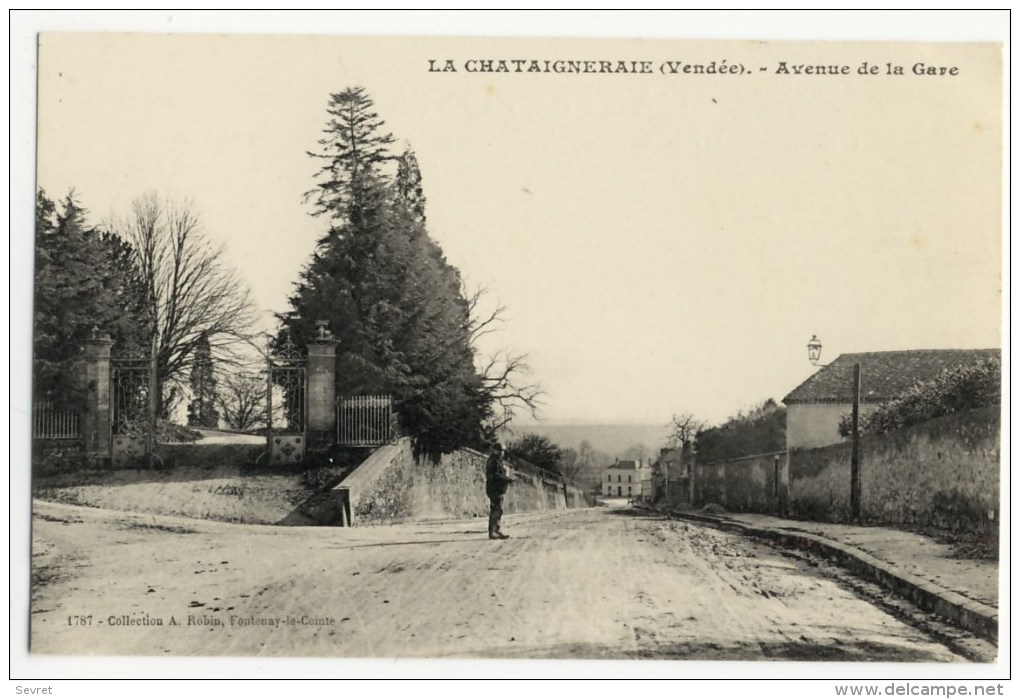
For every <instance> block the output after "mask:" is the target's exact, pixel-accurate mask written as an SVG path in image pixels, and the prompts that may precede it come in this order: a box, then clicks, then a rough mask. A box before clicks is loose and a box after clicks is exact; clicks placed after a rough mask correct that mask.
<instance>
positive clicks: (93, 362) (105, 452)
mask: <svg viewBox="0 0 1020 699" xmlns="http://www.w3.org/2000/svg"><path fill="white" fill-rule="evenodd" d="M112 346H113V340H111V339H110V336H109V335H100V334H99V333H98V331H97V330H93V331H92V337H90V338H89V339H88V340H86V341H85V388H86V395H87V398H86V402H85V409H84V411H83V412H82V417H81V431H82V437H83V438H84V440H85V453H86V454H87V455H88V456H93V457H96V458H100V459H106V458H109V457H110V439H111V434H110V427H111V425H110V398H111V397H110V348H111V347H112Z"/></svg>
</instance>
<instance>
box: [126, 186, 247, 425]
mask: <svg viewBox="0 0 1020 699" xmlns="http://www.w3.org/2000/svg"><path fill="white" fill-rule="evenodd" d="M116 229H117V232H118V234H119V235H120V236H121V237H122V238H123V239H124V240H127V241H128V242H129V243H131V245H132V246H133V247H134V251H135V255H136V258H137V259H136V263H137V266H138V269H139V272H140V274H141V276H142V279H143V282H144V285H145V290H146V299H145V301H146V307H147V309H148V315H149V323H150V328H149V333H150V336H151V338H152V351H153V353H154V355H155V363H156V376H157V381H156V401H157V403H156V404H157V406H159V411H160V413H161V414H162V415H163V416H167V415H168V414H169V412H170V411H171V410H172V409H173V405H174V403H175V401H176V400H177V398H179V397H180V395H181V393H182V391H183V389H184V385H185V379H186V377H187V375H188V372H189V371H190V368H191V364H192V362H193V361H194V356H195V349H196V347H197V346H198V345H199V343H200V339H201V338H202V336H203V334H205V335H206V336H207V337H208V339H209V344H210V348H211V352H212V355H213V356H214V357H215V359H216V361H217V363H218V364H219V365H220V366H221V367H223V366H233V365H236V363H237V356H236V353H235V352H234V350H235V349H236V348H237V346H238V343H239V342H241V341H242V340H243V338H244V337H245V335H246V333H247V330H248V327H249V326H250V325H251V324H252V322H253V321H254V317H255V314H254V311H253V307H252V304H251V302H250V300H249V293H248V289H247V287H246V286H245V285H244V284H243V283H242V282H241V280H240V279H239V277H238V276H237V274H236V272H234V270H232V269H230V268H229V267H228V266H227V265H226V264H225V262H224V260H223V249H222V247H216V246H214V245H212V244H211V243H210V241H209V239H208V238H207V237H206V235H205V234H204V232H203V231H202V228H201V226H200V224H199V221H198V217H197V215H196V214H195V212H194V211H193V209H192V207H191V205H190V204H188V203H177V202H173V201H170V200H166V201H163V200H160V199H159V197H157V196H156V195H155V194H153V193H149V194H146V195H144V196H142V197H140V198H139V199H136V200H135V202H134V203H133V205H132V211H131V215H130V216H129V217H128V218H127V219H126V220H123V221H122V222H121V223H119V224H117V225H116Z"/></svg>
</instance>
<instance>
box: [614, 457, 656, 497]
mask: <svg viewBox="0 0 1020 699" xmlns="http://www.w3.org/2000/svg"><path fill="white" fill-rule="evenodd" d="M651 476H652V471H651V467H650V466H649V464H646V463H644V462H643V461H641V460H640V459H638V460H630V461H617V462H616V463H615V464H612V465H611V466H609V467H607V468H606V475H605V477H604V478H603V479H602V494H603V495H604V496H606V497H614V498H636V497H640V496H642V495H646V494H647V495H651V493H649V492H646V491H647V490H648V488H649V484H650V482H651Z"/></svg>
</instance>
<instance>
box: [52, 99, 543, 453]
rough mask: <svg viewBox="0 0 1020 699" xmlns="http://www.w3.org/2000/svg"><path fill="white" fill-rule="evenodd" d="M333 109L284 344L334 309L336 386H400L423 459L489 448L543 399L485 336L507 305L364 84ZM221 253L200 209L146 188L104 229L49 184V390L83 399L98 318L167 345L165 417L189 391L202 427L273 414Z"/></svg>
mask: <svg viewBox="0 0 1020 699" xmlns="http://www.w3.org/2000/svg"><path fill="white" fill-rule="evenodd" d="M326 112H327V119H326V124H325V127H324V129H323V131H322V136H321V138H320V139H319V140H318V143H317V145H316V147H315V148H313V149H312V150H310V151H309V153H308V155H309V156H310V157H311V158H313V159H314V160H316V161H317V162H319V163H320V165H321V167H320V169H319V171H318V173H317V175H316V176H315V180H314V186H313V187H312V188H311V189H310V191H309V192H308V194H307V195H306V203H307V204H309V205H310V208H311V211H310V213H311V214H312V215H313V216H316V217H317V218H318V219H319V220H321V221H322V223H323V234H322V236H321V237H320V238H319V240H318V241H317V243H316V245H315V248H314V250H312V251H311V254H310V257H309V260H308V262H307V264H306V265H305V266H304V268H303V269H302V270H301V272H300V274H299V278H298V279H297V280H296V283H295V287H294V292H293V294H292V295H291V297H290V299H289V303H288V305H289V308H288V309H287V310H286V311H283V312H280V313H278V314H277V320H278V322H279V332H278V333H276V335H275V337H274V339H273V342H272V344H273V347H274V348H275V349H279V348H280V347H281V346H282V345H283V344H285V343H287V342H288V341H292V342H293V343H294V344H295V345H296V346H298V347H299V348H300V347H303V346H304V344H305V342H306V341H307V340H308V339H310V338H312V337H313V336H314V334H315V323H316V322H317V321H321V320H324V321H326V322H327V323H328V325H329V328H330V329H331V331H332V332H333V333H334V336H335V337H336V339H337V340H339V347H338V351H337V371H336V377H337V378H336V382H337V392H338V395H351V394H363V393H373V394H378V393H388V394H391V395H392V396H393V398H394V404H395V408H396V411H397V413H398V416H399V421H400V426H401V430H402V432H403V433H404V434H407V435H409V436H410V437H411V438H412V439H413V443H414V446H415V449H416V451H417V452H418V453H419V454H425V455H429V456H432V457H437V456H438V455H440V454H442V453H446V452H449V451H451V450H453V449H456V448H458V447H460V446H482V445H484V443H485V442H487V441H489V440H491V439H493V438H494V437H495V435H496V433H497V431H498V430H499V429H500V428H502V427H505V426H506V425H507V424H508V423H509V422H510V421H512V419H513V417H514V415H515V414H516V413H517V412H518V411H521V410H524V411H528V412H531V413H532V414H534V412H535V411H536V410H537V408H538V405H539V398H540V395H541V391H540V389H539V387H538V386H537V385H536V384H534V383H533V382H531V381H529V380H528V379H527V365H526V358H525V357H524V356H523V355H521V354H518V353H515V352H511V351H503V352H498V353H496V354H494V355H482V353H481V352H480V350H479V349H478V340H479V339H480V338H481V337H483V336H485V335H487V334H488V333H490V332H492V331H494V330H495V329H497V328H498V326H499V325H500V323H501V322H502V313H503V308H502V306H500V305H499V304H496V307H495V310H492V311H489V312H487V313H483V312H482V311H481V307H482V305H483V304H482V303H481V301H482V299H483V297H484V295H485V291H484V290H473V291H469V290H468V289H467V287H466V284H465V283H464V280H463V278H462V276H461V274H460V271H459V270H457V269H456V268H455V267H453V266H452V265H451V264H449V262H447V260H446V258H445V255H444V253H443V251H442V249H441V248H440V246H439V244H438V243H437V242H436V241H435V240H434V239H433V238H432V237H431V236H430V235H429V232H428V229H427V225H426V223H427V211H426V203H427V199H426V195H425V188H424V184H423V178H422V173H421V169H420V166H419V163H418V160H417V157H416V155H415V153H414V152H413V150H412V149H411V148H410V147H409V146H408V147H405V148H403V149H402V150H401V151H399V152H398V151H396V150H394V144H395V143H396V139H395V138H394V136H393V135H392V134H390V133H389V132H388V131H387V130H386V126H385V123H384V121H383V120H382V118H380V117H379V115H378V114H377V113H376V112H375V108H374V105H373V102H372V100H371V98H370V97H369V95H368V93H367V92H366V91H365V90H364V89H363V88H361V87H351V88H347V89H345V90H343V91H341V92H338V93H335V94H332V95H330V97H329V99H328V103H327V108H326ZM222 252H223V251H222V249H221V248H219V247H217V246H215V245H213V244H212V242H211V238H210V237H209V236H208V235H207V234H206V232H205V231H204V230H203V228H202V225H201V223H200V221H199V218H198V216H197V214H196V211H195V208H194V207H193V206H192V205H190V204H187V203H180V202H174V201H171V200H167V199H161V198H160V197H159V196H158V195H156V194H152V193H150V194H144V195H142V196H140V197H138V198H137V199H136V200H135V201H134V202H133V204H132V206H131V210H130V212H128V213H127V214H125V215H123V216H122V217H120V218H119V219H117V220H114V221H111V222H108V223H105V224H103V225H97V224H94V223H91V222H90V221H89V220H88V215H87V211H86V209H85V208H84V206H83V205H82V204H81V202H80V201H79V199H78V197H77V195H76V194H75V193H74V192H73V191H72V192H70V193H69V194H67V196H66V197H65V198H64V199H62V200H60V201H59V202H54V201H53V200H52V199H50V198H49V196H48V195H47V193H46V192H45V191H43V190H42V189H40V190H38V193H37V202H36V275H35V299H36V305H35V318H34V322H35V346H34V350H35V351H34V371H35V384H34V388H33V391H34V394H35V397H36V398H37V399H48V400H51V401H54V402H58V403H60V404H62V405H65V406H67V407H73V406H80V405H81V404H82V401H83V396H84V392H85V390H86V388H87V387H84V386H82V385H81V383H80V381H79V380H78V379H77V378H76V377H77V376H79V375H80V371H78V367H79V364H80V362H81V360H82V350H83V346H84V343H85V342H86V340H87V339H88V338H89V337H90V336H91V334H92V333H93V332H94V329H98V330H100V331H102V332H103V333H107V334H109V335H110V336H111V339H112V340H113V342H114V346H115V347H116V348H117V350H118V351H120V352H130V353H134V354H136V355H147V356H150V357H153V363H154V365H155V368H156V369H155V371H156V377H157V380H156V404H157V405H158V409H159V412H160V414H161V415H162V416H163V417H164V418H170V417H172V416H173V414H174V413H175V411H176V410H177V409H178V407H179V406H181V405H182V403H183V402H184V401H187V402H186V405H187V412H188V420H189V422H191V423H192V424H197V425H205V426H215V425H217V424H220V423H225V424H227V425H229V426H233V427H235V428H238V429H246V428H249V427H252V426H255V425H258V424H259V423H260V421H264V420H265V419H266V415H265V408H264V394H265V388H266V383H265V376H264V374H260V373H259V370H258V369H252V365H251V362H250V354H251V352H250V349H251V347H253V346H255V343H254V335H253V331H252V328H253V325H254V321H255V312H254V308H253V304H252V302H251V298H250V293H249V289H248V287H247V285H246V284H245V283H244V281H243V280H242V279H241V278H240V277H239V275H238V274H237V272H236V271H235V270H233V269H231V268H230V267H229V266H228V265H227V264H226V263H225V259H224V257H223V254H222ZM260 396H261V398H260ZM225 397H227V398H225Z"/></svg>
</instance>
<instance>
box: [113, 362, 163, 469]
mask: <svg viewBox="0 0 1020 699" xmlns="http://www.w3.org/2000/svg"><path fill="white" fill-rule="evenodd" d="M153 381H154V379H153V366H152V360H151V358H149V357H146V356H139V355H124V356H119V357H113V358H111V359H110V398H111V400H110V431H111V436H112V439H111V443H110V459H111V461H112V462H113V463H114V464H122V463H125V462H127V461H131V460H133V459H138V458H142V457H145V456H148V455H149V454H151V453H152V447H153V442H154V441H155V434H153V432H154V430H155V423H156V420H155V410H156V406H155V404H154V395H153Z"/></svg>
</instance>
